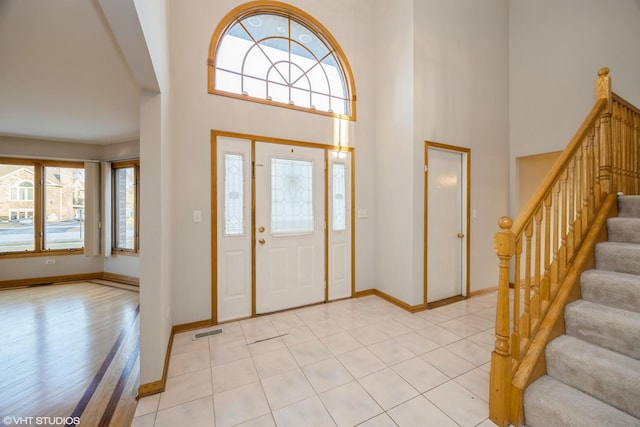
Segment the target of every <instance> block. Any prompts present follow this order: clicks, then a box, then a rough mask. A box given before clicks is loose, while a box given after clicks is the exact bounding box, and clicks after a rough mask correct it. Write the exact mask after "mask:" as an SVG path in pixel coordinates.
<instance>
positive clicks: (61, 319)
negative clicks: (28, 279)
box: [0, 280, 139, 426]
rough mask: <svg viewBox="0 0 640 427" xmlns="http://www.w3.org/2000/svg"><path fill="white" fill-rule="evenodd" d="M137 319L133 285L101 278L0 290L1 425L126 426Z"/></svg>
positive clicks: (134, 382) (131, 407)
mask: <svg viewBox="0 0 640 427" xmlns="http://www.w3.org/2000/svg"><path fill="white" fill-rule="evenodd" d="M109 285H113V286H109ZM138 313H139V305H138V293H137V292H136V291H135V287H128V286H119V285H117V284H113V283H110V282H105V281H100V280H96V281H95V282H94V281H91V282H78V283H65V284H54V285H46V286H36V287H27V288H17V289H6V290H0V420H4V419H5V417H12V418H11V419H10V421H11V422H10V423H11V424H13V425H19V424H20V421H24V418H25V417H34V418H33V419H32V421H31V422H30V423H25V422H23V423H22V424H27V425H28V424H34V425H35V424H38V425H65V424H66V425H75V421H77V420H78V419H79V421H80V422H79V425H82V426H123V425H126V426H128V425H129V424H130V422H131V419H132V418H133V414H134V412H135V407H136V401H135V395H136V391H137V388H138V378H139V359H138V353H139V328H138ZM20 417H22V418H23V419H22V420H21V419H20ZM35 417H41V418H40V419H36V418H35ZM45 417H48V418H45ZM56 417H57V418H56ZM63 419H64V420H63ZM38 421H39V423H37V422H38ZM61 421H63V422H62V423H61ZM4 424H7V423H6V422H4Z"/></svg>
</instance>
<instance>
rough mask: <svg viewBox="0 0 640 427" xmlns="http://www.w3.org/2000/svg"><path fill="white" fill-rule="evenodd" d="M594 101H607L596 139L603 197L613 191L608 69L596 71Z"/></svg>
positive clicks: (609, 79)
mask: <svg viewBox="0 0 640 427" xmlns="http://www.w3.org/2000/svg"><path fill="white" fill-rule="evenodd" d="M596 99H605V100H606V101H607V106H606V107H605V109H604V111H603V112H602V114H601V115H600V135H599V138H598V141H599V151H600V159H599V160H600V169H599V176H600V193H601V194H602V195H603V196H604V195H605V194H611V193H612V191H614V189H613V188H612V186H613V181H612V176H611V170H612V167H611V166H612V165H611V161H612V155H611V108H612V102H611V77H609V69H608V68H607V67H604V68H600V70H599V71H598V80H596Z"/></svg>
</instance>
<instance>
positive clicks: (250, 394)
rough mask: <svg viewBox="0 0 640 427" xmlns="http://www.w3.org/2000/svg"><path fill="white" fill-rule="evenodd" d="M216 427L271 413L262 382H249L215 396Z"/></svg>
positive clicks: (227, 426)
mask: <svg viewBox="0 0 640 427" xmlns="http://www.w3.org/2000/svg"><path fill="white" fill-rule="evenodd" d="M213 407H214V411H213V412H214V414H215V425H216V427H229V426H234V425H236V424H240V423H243V422H245V421H249V420H252V419H254V418H257V417H259V416H261V415H264V414H268V413H269V405H268V404H267V398H266V397H265V395H264V392H263V391H262V387H261V386H260V383H258V382H256V383H252V384H247V385H244V386H241V387H237V388H234V389H233V390H228V391H224V392H222V393H217V394H215V395H214V396H213Z"/></svg>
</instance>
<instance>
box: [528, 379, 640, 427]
mask: <svg viewBox="0 0 640 427" xmlns="http://www.w3.org/2000/svg"><path fill="white" fill-rule="evenodd" d="M524 417H525V424H526V425H527V427H550V426H554V427H555V426H558V427H560V426H562V427H566V426H576V427H577V426H579V427H602V426H607V427H629V426H635V427H638V426H640V419H638V418H635V417H632V416H631V415H629V414H627V413H625V412H623V411H620V410H619V409H616V408H614V407H612V406H610V405H607V404H605V403H603V402H601V401H598V400H595V399H594V398H592V397H591V396H588V395H586V394H585V393H582V392H580V391H578V390H576V389H573V388H571V387H569V386H567V385H566V384H563V383H562V382H560V381H558V380H555V379H553V378H551V377H549V376H544V377H542V378H540V379H539V380H538V381H536V382H534V383H533V384H531V385H530V386H529V387H527V390H526V391H525V396H524Z"/></svg>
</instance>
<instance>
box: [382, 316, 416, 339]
mask: <svg viewBox="0 0 640 427" xmlns="http://www.w3.org/2000/svg"><path fill="white" fill-rule="evenodd" d="M374 326H375V327H376V328H378V329H380V330H381V331H382V332H384V333H385V334H387V336H389V337H397V336H398V335H404V334H407V333H409V332H411V329H410V328H409V327H408V326H406V325H403V324H402V323H400V322H398V321H396V320H393V319H390V320H385V321H383V322H378V323H376V324H375V325H374Z"/></svg>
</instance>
